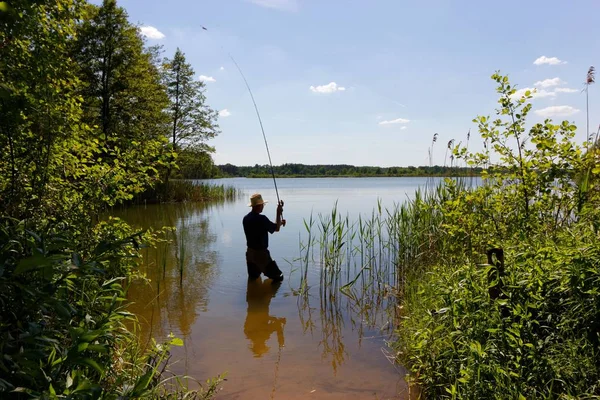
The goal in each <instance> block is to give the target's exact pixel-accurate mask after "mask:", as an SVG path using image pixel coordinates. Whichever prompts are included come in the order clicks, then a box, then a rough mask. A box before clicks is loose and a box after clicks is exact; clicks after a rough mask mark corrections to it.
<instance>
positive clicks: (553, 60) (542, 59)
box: [533, 56, 567, 65]
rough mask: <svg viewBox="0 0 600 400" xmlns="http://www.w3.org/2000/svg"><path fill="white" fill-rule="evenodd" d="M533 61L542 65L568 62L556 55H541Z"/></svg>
mask: <svg viewBox="0 0 600 400" xmlns="http://www.w3.org/2000/svg"><path fill="white" fill-rule="evenodd" d="M533 63H534V64H535V65H542V64H548V65H558V64H566V63H567V62H566V61H562V60H559V59H558V58H556V57H546V56H541V57H538V58H537V59H536V60H535V61H534V62H533Z"/></svg>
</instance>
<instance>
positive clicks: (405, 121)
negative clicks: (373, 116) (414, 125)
mask: <svg viewBox="0 0 600 400" xmlns="http://www.w3.org/2000/svg"><path fill="white" fill-rule="evenodd" d="M409 122H410V119H405V118H396V119H392V120H390V121H381V122H380V123H379V125H391V124H408V123H409Z"/></svg>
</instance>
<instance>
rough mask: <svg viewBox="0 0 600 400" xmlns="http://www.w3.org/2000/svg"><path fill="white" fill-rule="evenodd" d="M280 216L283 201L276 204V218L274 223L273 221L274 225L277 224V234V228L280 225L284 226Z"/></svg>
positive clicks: (281, 214)
mask: <svg viewBox="0 0 600 400" xmlns="http://www.w3.org/2000/svg"><path fill="white" fill-rule="evenodd" d="M282 216H283V200H279V203H278V204H277V217H276V221H275V223H276V224H277V231H278V232H279V227H280V226H281V225H283V226H285V219H283V218H282Z"/></svg>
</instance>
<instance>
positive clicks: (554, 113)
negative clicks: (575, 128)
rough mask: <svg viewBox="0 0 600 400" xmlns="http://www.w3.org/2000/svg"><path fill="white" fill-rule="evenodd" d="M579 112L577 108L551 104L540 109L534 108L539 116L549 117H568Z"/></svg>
mask: <svg viewBox="0 0 600 400" xmlns="http://www.w3.org/2000/svg"><path fill="white" fill-rule="evenodd" d="M578 112H579V110H578V109H576V108H575V107H571V106H551V107H546V108H542V109H541V110H535V113H536V114H537V115H539V116H541V117H545V118H550V117H569V116H571V115H574V114H577V113H578Z"/></svg>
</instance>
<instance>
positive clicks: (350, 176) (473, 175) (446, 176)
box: [214, 174, 481, 179]
mask: <svg viewBox="0 0 600 400" xmlns="http://www.w3.org/2000/svg"><path fill="white" fill-rule="evenodd" d="M480 176H481V175H480V174H472V175H278V174H275V178H477V177H480ZM272 177H273V175H252V176H241V175H239V176H220V177H218V178H214V179H227V178H248V179H253V178H272Z"/></svg>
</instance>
